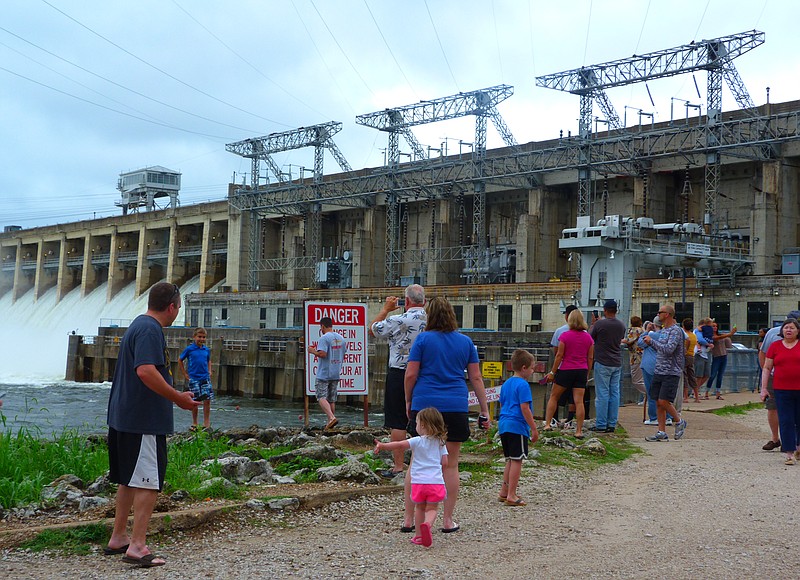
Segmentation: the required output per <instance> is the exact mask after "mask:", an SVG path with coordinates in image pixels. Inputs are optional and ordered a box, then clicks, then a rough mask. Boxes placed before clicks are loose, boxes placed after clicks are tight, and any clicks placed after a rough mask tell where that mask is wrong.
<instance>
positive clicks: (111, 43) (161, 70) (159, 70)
mask: <svg viewBox="0 0 800 580" xmlns="http://www.w3.org/2000/svg"><path fill="white" fill-rule="evenodd" d="M41 1H42V2H44V3H45V4H47V5H48V6H50V8H52V9H53V10H55V11H56V12H58V13H59V14H62V15H63V16H64V17H65V18H68V19H69V20H71V21H72V22H74V23H75V24H77V25H78V26H80V27H81V28H83V29H85V30H87V31H88V32H91V33H92V34H94V35H95V36H97V37H98V38H100V39H102V40H104V41H105V42H107V43H108V44H110V45H111V46H113V47H115V48H117V49H118V50H121V51H122V52H124V53H125V54H127V55H128V56H130V57H131V58H134V59H136V60H138V61H139V62H141V63H142V64H144V65H145V66H148V67H150V68H152V69H153V70H155V71H157V72H160V73H161V74H163V75H164V76H166V77H168V78H170V79H172V80H173V81H175V82H176V83H179V84H181V85H183V86H185V87H186V88H188V89H191V90H193V91H195V92H197V93H200V94H201V95H203V96H205V97H207V98H209V99H211V100H213V101H216V102H218V103H220V104H222V105H225V106H226V107H230V108H232V109H235V110H237V111H239V112H240V113H245V114H246V115H251V116H253V117H256V118H258V119H261V120H263V121H267V122H269V123H274V124H276V125H281V126H284V127H285V126H286V125H285V124H284V123H281V122H280V121H276V120H274V119H270V118H268V117H263V116H261V115H259V114H257V113H253V112H251V111H247V110H245V109H243V108H241V107H238V106H236V105H234V104H232V103H229V102H227V101H225V100H223V99H220V98H219V97H216V96H214V95H212V94H210V93H208V92H206V91H204V90H203V89H199V88H197V87H195V86H194V85H191V84H189V83H187V82H186V81H184V80H181V79H179V78H178V77H176V76H174V75H172V74H170V73H168V72H167V71H165V70H164V69H161V68H159V67H157V66H156V65H154V64H152V63H150V62H148V61H146V60H145V59H143V58H141V57H140V56H137V55H136V54H134V53H132V52H131V51H129V50H128V49H126V48H124V47H122V46H120V45H119V44H117V43H116V42H114V41H113V40H110V39H108V38H106V37H105V36H103V35H102V34H100V33H99V32H96V31H95V30H93V29H91V28H90V27H88V26H86V25H85V24H83V23H82V22H80V21H79V20H77V19H75V18H73V17H72V16H70V15H69V14H67V13H66V12H64V11H63V10H61V9H60V8H57V7H56V6H53V5H52V4H51V3H50V2H48V1H47V0H41Z"/></svg>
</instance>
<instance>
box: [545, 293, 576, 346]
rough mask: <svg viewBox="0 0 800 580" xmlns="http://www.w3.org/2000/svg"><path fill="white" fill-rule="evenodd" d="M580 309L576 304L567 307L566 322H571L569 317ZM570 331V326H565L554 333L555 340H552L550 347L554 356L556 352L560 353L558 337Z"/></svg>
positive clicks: (565, 311) (565, 310)
mask: <svg viewBox="0 0 800 580" xmlns="http://www.w3.org/2000/svg"><path fill="white" fill-rule="evenodd" d="M577 309H578V307H577V306H575V305H574V304H568V305H567V307H566V308H565V309H564V320H569V315H570V313H571V312H572V311H573V310H577ZM568 330H569V324H564V325H563V326H559V327H558V328H556V331H555V332H554V333H553V338H551V339H550V346H552V347H553V356H555V354H556V351H558V337H559V336H561V335H562V334H564V333H565V332H566V331H568Z"/></svg>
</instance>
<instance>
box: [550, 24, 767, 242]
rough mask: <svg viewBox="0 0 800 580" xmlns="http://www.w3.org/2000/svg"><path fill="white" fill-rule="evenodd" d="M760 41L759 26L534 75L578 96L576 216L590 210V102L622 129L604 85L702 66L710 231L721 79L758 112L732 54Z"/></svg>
mask: <svg viewBox="0 0 800 580" xmlns="http://www.w3.org/2000/svg"><path fill="white" fill-rule="evenodd" d="M763 43H764V33H763V32H759V31H757V30H753V31H750V32H742V33H739V34H732V35H729V36H722V37H720V38H714V39H711V40H701V41H697V42H695V41H692V42H690V43H689V44H684V45H682V46H678V47H676V48H670V49H666V50H660V51H656V52H651V53H648V54H642V55H636V54H634V55H633V56H632V57H630V58H625V59H621V60H614V61H610V62H606V63H603V64H597V65H592V66H586V67H581V68H577V69H573V70H568V71H565V72H560V73H554V74H549V75H544V76H540V77H537V78H536V84H537V85H538V86H540V87H545V88H551V89H556V90H560V91H567V92H570V93H573V94H576V95H580V97H581V102H580V121H579V126H578V127H579V135H580V137H581V138H582V139H584V140H585V147H584V149H583V154H582V155H581V163H582V165H583V167H581V168H579V184H578V215H579V216H585V215H590V207H589V203H590V202H589V199H590V197H589V194H590V184H591V163H592V159H591V144H590V143H591V142H590V137H591V128H592V105H593V102H594V100H595V99H596V100H597V103H598V106H599V107H600V109H601V110H602V111H603V113H604V114H605V116H606V119H607V121H608V124H609V127H610V128H611V129H622V126H621V125H620V121H619V115H617V113H616V111H615V110H614V106H613V105H612V104H611V101H610V100H609V99H608V97H607V96H606V94H605V92H604V91H605V89H609V88H612V87H620V86H624V85H629V84H633V83H639V82H646V81H649V80H653V79H657V78H662V77H668V76H674V75H679V74H684V73H691V72H695V71H700V70H705V71H707V72H708V83H707V94H706V103H707V106H706V111H707V115H706V132H707V135H706V143H707V144H708V148H707V150H706V170H705V186H706V187H705V204H704V216H703V221H704V223H705V225H706V228H707V229H708V230H709V231H710V230H713V229H715V228H714V219H715V214H716V207H717V192H718V187H719V170H720V158H719V151H718V149H717V148H715V147H714V146H713V144H714V143H719V142H720V134H719V124H720V122H721V121H722V118H721V116H722V80H723V79H725V81H726V82H727V84H728V86H729V88H730V90H731V92H732V93H733V96H734V98H735V99H736V102H737V104H738V105H739V106H740V107H741V108H742V109H744V110H746V111H748V112H749V113H750V114H751V116H754V117H756V116H758V112H757V111H756V108H755V105H754V104H753V101H752V99H751V98H750V95H749V94H748V92H747V88H746V87H745V85H744V83H743V82H742V79H741V77H740V76H739V73H738V72H737V71H736V67H734V65H733V62H732V61H733V59H734V58H736V57H737V56H741V55H742V54H744V53H746V52H748V51H750V50H752V49H754V48H755V47H757V46H759V45H761V44H763Z"/></svg>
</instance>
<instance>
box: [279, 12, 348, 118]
mask: <svg viewBox="0 0 800 580" xmlns="http://www.w3.org/2000/svg"><path fill="white" fill-rule="evenodd" d="M292 8H294V11H295V12H296V13H297V18H298V19H299V20H300V24H302V25H303V29H304V30H305V31H306V34H307V35H308V39H309V40H310V41H311V44H312V46H313V47H314V50H315V51H317V56H319V59H320V60H321V61H322V64H323V65H325V70H327V71H328V76H330V77H331V80H333V84H335V85H336V88H337V89H338V90H339V94H340V95H341V96H342V98H343V99H344V101H345V103H347V106H348V107H349V109H350V112H352V113H353V115H355V114H356V112H355V108H354V107H353V105H352V103H351V102H350V100H349V99H348V98H347V93H345V92H344V91H343V90H342V87H341V85H339V81H338V80H336V75H334V74H333V71H331V67H330V66H328V62H327V61H326V60H325V57H324V56H322V51H320V49H319V46H317V43H316V41H315V40H314V36H313V35H312V34H311V31H310V30H309V29H308V26H306V22H305V20H303V16H302V15H301V14H300V11H299V10H298V9H297V5H296V4H295V1H294V0H292Z"/></svg>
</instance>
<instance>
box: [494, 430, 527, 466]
mask: <svg viewBox="0 0 800 580" xmlns="http://www.w3.org/2000/svg"><path fill="white" fill-rule="evenodd" d="M528 439H529V438H528V437H526V436H525V435H520V434H519V433H500V443H502V444H503V456H504V457H505V458H506V460H509V459H515V460H517V461H521V460H523V459H527V458H528Z"/></svg>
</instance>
